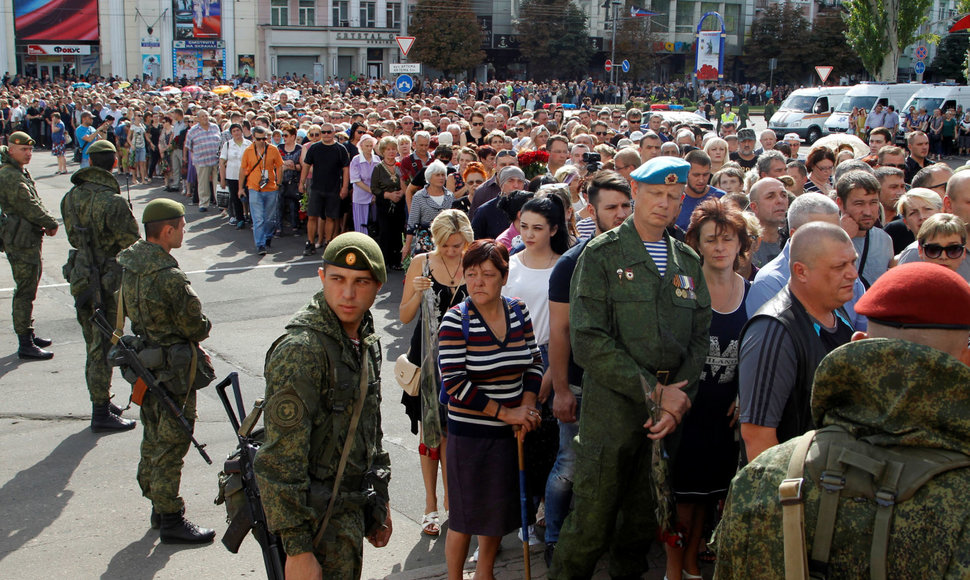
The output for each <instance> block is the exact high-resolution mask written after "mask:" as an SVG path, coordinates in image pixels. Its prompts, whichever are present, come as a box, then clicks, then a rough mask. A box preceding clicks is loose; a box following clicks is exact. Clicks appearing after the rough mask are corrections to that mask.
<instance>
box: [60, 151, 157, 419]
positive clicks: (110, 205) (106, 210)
mask: <svg viewBox="0 0 970 580" xmlns="http://www.w3.org/2000/svg"><path fill="white" fill-rule="evenodd" d="M115 153H116V151H115V147H114V145H112V144H111V142H109V141H105V140H101V141H96V142H95V143H94V144H92V145H91V146H90V147H88V154H89V155H90V158H91V165H90V167H85V168H83V169H80V170H79V171H78V172H77V173H75V174H74V175H73V176H71V182H72V183H74V187H73V188H71V190H70V191H68V192H67V194H65V195H64V199H62V200H61V217H62V218H63V219H64V229H65V230H66V231H67V239H68V241H69V242H70V243H71V246H73V247H74V249H73V250H71V251H70V253H69V254H68V259H67V264H65V266H64V278H65V279H66V280H67V281H68V282H70V284H71V294H72V295H73V296H74V307H75V309H76V310H77V321H78V323H80V325H81V334H82V335H83V336H84V342H85V344H86V345H87V364H86V365H85V370H84V377H85V379H86V381H87V385H88V393H89V394H90V396H91V405H92V412H91V430H92V431H94V432H102V431H127V430H129V429H134V428H135V422H134V421H130V420H128V419H122V418H121V417H120V415H121V409H119V408H118V407H116V406H114V405H112V404H111V367H110V366H109V365H108V359H107V353H108V348H109V344H108V340H107V339H106V338H105V337H104V335H103V334H102V333H101V332H100V331H99V330H98V328H97V327H96V326H95V325H94V324H93V323H92V322H91V317H92V316H93V315H94V311H95V309H97V308H100V309H101V310H102V312H104V315H105V317H106V318H107V319H108V320H109V321H114V320H115V315H116V313H117V309H118V306H117V303H116V297H115V293H116V292H117V291H118V288H119V287H120V286H121V266H119V265H118V262H117V256H118V252H120V251H121V250H123V249H125V248H127V247H128V246H130V245H132V244H134V243H135V242H136V241H138V222H137V221H135V216H134V215H132V213H131V208H130V207H129V206H128V204H127V203H126V202H125V200H124V199H123V198H122V197H121V195H120V194H121V188H119V187H118V181H117V180H116V179H115V178H114V176H113V175H112V174H111V169H112V168H113V167H114V164H115Z"/></svg>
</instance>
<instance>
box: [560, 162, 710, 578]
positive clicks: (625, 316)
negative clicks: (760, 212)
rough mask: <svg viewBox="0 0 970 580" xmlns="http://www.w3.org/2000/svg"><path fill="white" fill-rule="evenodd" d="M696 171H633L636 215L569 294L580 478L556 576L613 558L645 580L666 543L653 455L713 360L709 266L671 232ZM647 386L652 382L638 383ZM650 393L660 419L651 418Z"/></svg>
mask: <svg viewBox="0 0 970 580" xmlns="http://www.w3.org/2000/svg"><path fill="white" fill-rule="evenodd" d="M689 171H690V163H688V162H686V161H684V160H683V159H680V158H677V157H656V158H654V159H651V160H650V161H647V162H646V163H644V164H643V165H641V166H640V167H639V168H638V169H636V170H635V171H634V172H633V173H632V174H631V177H632V179H633V180H634V183H635V185H636V189H635V190H634V201H635V202H636V205H635V206H634V210H633V215H632V216H630V217H629V218H627V219H626V221H625V222H623V224H621V225H620V226H619V227H617V228H614V229H612V230H610V231H609V232H606V233H604V234H602V235H600V236H597V237H596V238H595V239H594V240H593V241H591V242H589V245H588V246H587V247H586V250H585V251H584V252H583V254H582V255H581V256H580V258H579V261H578V263H577V265H576V270H575V273H574V274H573V279H572V286H571V291H570V316H569V323H570V330H571V342H572V343H573V344H582V345H583V348H581V349H576V350H575V351H574V353H573V356H574V357H575V359H576V363H577V364H579V366H581V367H583V369H584V370H585V374H584V376H583V412H582V414H581V415H580V420H579V421H580V422H579V435H578V436H577V437H576V439H575V441H574V445H575V448H576V474H575V478H574V480H573V481H574V487H573V493H574V500H575V509H574V510H573V512H572V513H571V514H569V516H567V518H566V521H565V524H564V526H563V529H562V532H561V533H560V536H559V543H558V545H557V546H556V549H555V554H554V556H553V562H552V569H551V570H550V574H549V577H550V578H553V579H557V580H558V579H564V578H590V577H591V576H592V575H593V570H594V568H595V566H596V563H597V560H599V558H600V556H601V555H602V554H603V553H604V552H606V551H607V550H609V552H610V570H609V571H610V576H611V577H612V578H640V577H641V576H642V574H643V573H644V572H646V570H647V558H646V556H647V552H648V550H647V549H646V547H647V546H649V544H650V542H651V541H652V540H653V539H654V536H655V534H656V532H657V520H656V518H655V515H654V508H655V500H654V486H655V483H656V482H654V481H653V475H652V474H653V472H652V467H651V453H652V448H653V445H654V444H657V443H659V442H660V441H661V440H664V439H665V438H667V439H666V442H665V446H666V448H667V451H668V452H670V453H673V452H674V451H675V450H676V449H675V448H676V442H675V441H672V440H671V439H670V438H668V436H669V435H671V434H673V433H675V432H676V431H677V426H678V425H679V424H680V422H681V420H682V419H683V417H684V414H685V413H686V412H687V410H688V409H689V408H690V400H691V399H692V398H693V396H694V394H695V393H696V391H697V381H698V378H699V377H700V374H701V370H702V368H703V365H704V361H705V357H706V356H707V351H708V348H709V345H708V330H709V327H710V323H711V297H710V294H708V291H707V285H706V284H705V282H704V275H703V273H702V272H701V262H700V259H699V258H698V257H697V254H695V253H694V251H693V250H691V249H690V248H689V247H688V246H687V245H685V244H683V243H681V242H679V241H677V240H675V239H673V238H671V237H670V236H669V235H668V234H667V232H666V227H667V224H669V223H670V222H671V221H673V219H674V218H675V217H677V214H678V212H679V211H680V202H681V197H682V196H683V193H684V184H685V183H686V182H687V174H688V172H689ZM641 379H642V380H645V381H646V382H645V383H643V382H641ZM644 385H651V387H650V388H649V390H650V394H651V396H652V400H653V401H659V402H660V407H661V409H658V410H656V411H655V413H657V414H659V415H661V416H662V417H661V418H660V419H659V420H658V421H653V420H652V419H651V413H650V408H649V405H648V404H647V402H646V400H645V392H644Z"/></svg>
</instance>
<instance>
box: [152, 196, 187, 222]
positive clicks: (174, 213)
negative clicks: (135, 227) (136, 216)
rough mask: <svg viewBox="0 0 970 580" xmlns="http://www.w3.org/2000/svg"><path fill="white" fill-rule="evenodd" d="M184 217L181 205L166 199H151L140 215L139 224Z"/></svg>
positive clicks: (183, 209)
mask: <svg viewBox="0 0 970 580" xmlns="http://www.w3.org/2000/svg"><path fill="white" fill-rule="evenodd" d="M184 215H185V206H184V205H182V204H181V203H179V202H177V201H175V200H171V199H167V198H160V199H153V200H151V201H150V202H148V205H146V206H145V211H144V212H143V213H142V214H141V223H143V224H150V223H152V222H160V221H165V220H172V219H175V218H179V217H182V216H184Z"/></svg>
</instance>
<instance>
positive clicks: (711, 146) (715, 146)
mask: <svg viewBox="0 0 970 580" xmlns="http://www.w3.org/2000/svg"><path fill="white" fill-rule="evenodd" d="M704 152H705V153H707V156H708V157H710V158H711V175H713V174H715V173H717V172H718V171H720V170H721V168H723V167H724V163H725V162H726V161H727V160H728V144H727V141H725V140H724V139H721V138H720V137H715V138H713V139H710V140H708V141H707V143H705V144H704ZM712 185H713V183H712ZM715 187H717V186H715ZM722 189H723V188H722Z"/></svg>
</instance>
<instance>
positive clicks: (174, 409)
mask: <svg viewBox="0 0 970 580" xmlns="http://www.w3.org/2000/svg"><path fill="white" fill-rule="evenodd" d="M91 322H93V323H94V325H95V326H97V327H98V330H100V331H101V333H102V334H104V335H105V337H107V338H108V339H110V340H112V341H113V342H115V343H116V345H117V346H118V348H119V349H120V351H121V353H122V356H124V362H125V365H127V366H128V367H129V368H131V370H132V371H134V373H135V374H136V375H138V378H139V379H141V382H142V383H143V384H144V385H145V388H146V389H147V391H148V393H149V394H151V395H152V396H153V397H155V398H156V399H158V401H159V402H161V403H162V406H163V407H165V408H166V409H168V411H169V413H171V414H172V416H173V417H175V420H176V421H177V422H178V424H179V426H180V427H181V428H182V430H183V431H185V432H186V434H188V436H189V439H190V440H191V441H192V445H194V446H195V448H196V450H198V452H199V455H201V456H202V459H204V460H205V462H206V463H208V464H209V465H212V459H211V458H210V457H209V454H208V453H206V452H205V444H203V443H199V442H198V441H197V440H196V439H195V434H194V433H193V430H192V424H191V423H189V420H188V419H186V418H185V414H184V413H182V409H180V408H179V406H178V405H177V404H176V403H175V401H174V400H173V399H172V396H171V395H170V394H169V392H168V390H166V389H165V387H163V386H162V385H161V384H159V382H158V381H157V380H155V376H154V375H153V374H152V373H151V371H149V370H148V369H146V368H145V365H143V364H141V360H140V359H139V358H138V353H136V352H135V351H133V350H132V349H131V348H129V347H128V345H127V344H125V342H124V341H123V340H115V338H116V337H117V338H118V339H120V338H121V337H120V336H117V335H116V334H115V329H114V327H113V326H112V325H111V323H110V322H108V319H107V318H105V316H104V312H102V311H101V309H100V308H98V309H97V310H95V311H94V315H93V316H92V317H91ZM143 394H144V393H143Z"/></svg>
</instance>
